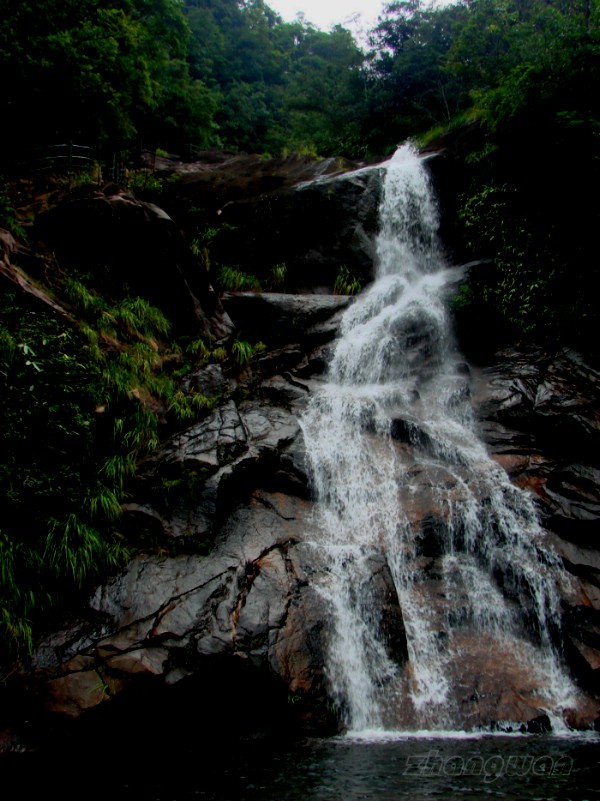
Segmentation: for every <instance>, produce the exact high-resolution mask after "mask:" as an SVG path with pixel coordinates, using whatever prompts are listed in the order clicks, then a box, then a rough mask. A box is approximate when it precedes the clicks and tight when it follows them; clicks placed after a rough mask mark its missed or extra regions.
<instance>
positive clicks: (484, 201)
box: [0, 0, 600, 664]
mask: <svg viewBox="0 0 600 801" xmlns="http://www.w3.org/2000/svg"><path fill="white" fill-rule="evenodd" d="M0 13H1V17H2V26H1V28H0V64H1V69H2V86H3V96H4V98H3V109H4V113H3V124H2V138H3V142H2V148H1V152H0V181H1V182H2V185H3V187H4V188H3V189H2V193H1V194H0V227H2V228H6V229H8V230H10V231H12V233H13V234H14V235H15V236H16V237H17V239H20V240H21V241H22V242H23V244H24V246H25V243H26V238H27V232H26V230H24V228H23V227H22V226H21V224H20V220H19V215H18V209H16V208H15V190H14V187H15V182H17V181H18V180H19V177H20V176H21V174H23V173H25V172H26V171H27V169H28V165H29V164H30V163H31V160H32V159H33V158H34V154H35V152H36V150H35V149H36V148H38V147H41V146H48V145H51V144H54V143H59V142H69V141H71V142H76V143H78V144H81V145H86V146H88V147H91V148H94V152H95V153H96V154H97V157H98V160H99V161H102V160H104V161H108V160H110V159H111V158H112V159H114V158H115V157H118V159H119V161H122V162H124V163H126V164H129V165H135V164H136V160H137V159H138V157H139V154H140V152H141V151H142V150H143V149H150V150H153V151H156V150H157V149H160V150H161V151H164V152H165V153H172V154H177V155H178V156H180V157H184V158H185V157H188V158H193V157H194V155H195V154H197V153H198V152H199V151H201V150H206V149H209V148H214V149H227V150H230V151H234V152H242V153H258V154H262V155H263V156H264V157H265V158H268V157H269V156H273V157H275V156H281V155H286V154H290V153H300V154H303V155H305V156H307V157H314V158H320V157H328V156H336V157H345V158H348V159H353V160H356V161H363V160H369V159H371V160H376V159H378V158H383V157H385V156H387V155H389V154H390V153H392V152H393V151H394V149H395V147H396V146H397V144H398V143H400V142H402V141H404V140H406V139H408V138H412V139H414V140H415V142H416V143H417V144H418V145H421V146H425V145H427V144H430V143H431V142H435V141H444V140H443V137H448V136H451V135H452V134H453V133H456V132H458V131H461V130H469V131H475V132H476V135H473V136H472V138H471V139H470V142H471V144H470V145H469V148H468V152H466V153H465V154H463V155H464V163H463V167H464V169H463V172H462V174H461V179H460V181H459V182H458V183H457V187H456V189H457V198H456V207H457V208H458V215H457V220H456V225H457V230H456V231H455V232H454V235H453V241H454V242H455V243H460V244H459V245H457V251H458V252H459V253H460V256H461V258H462V259H463V260H464V261H468V260H469V259H477V260H480V261H482V262H485V265H486V266H485V268H484V269H479V270H478V271H477V272H476V273H474V274H473V278H472V281H471V282H470V283H469V284H466V285H465V286H464V287H463V289H462V292H461V294H460V296H459V298H458V300H457V306H458V307H460V310H461V313H463V314H466V315H467V316H469V315H471V316H472V317H473V316H475V317H478V318H479V319H486V316H487V315H489V314H490V313H491V311H493V319H494V320H501V321H502V325H503V326H506V327H507V328H510V329H511V330H512V331H516V332H517V333H518V334H519V335H522V336H530V337H535V338H536V339H537V341H540V342H543V343H551V344H553V345H561V344H567V345H572V346H575V347H578V348H581V349H584V350H586V351H588V352H592V353H593V351H594V343H593V338H594V336H595V332H596V327H597V324H598V311H597V303H596V292H597V289H596V287H597V284H598V268H599V260H598V256H597V248H596V245H595V233H596V231H597V230H598V226H599V223H600V219H599V217H600V211H599V204H598V202H597V198H596V197H595V194H594V193H595V188H596V187H597V185H598V182H599V179H600V92H599V91H598V89H599V86H600V2H598V0H462V2H457V3H455V4H453V5H446V6H443V7H438V6H434V5H430V4H428V3H424V2H421V0H398V1H397V2H392V3H390V4H388V5H387V6H386V7H385V8H384V11H383V13H382V15H381V17H380V19H379V21H378V22H377V24H376V26H375V27H374V28H373V30H371V31H370V32H369V37H368V45H364V44H359V43H358V42H357V41H356V40H355V39H354V37H353V35H352V33H351V32H350V31H349V30H346V29H344V28H343V27H341V26H335V27H334V28H332V30H330V31H327V32H325V31H321V30H319V29H317V28H315V27H314V26H313V25H311V24H310V23H308V22H307V21H305V20H304V19H302V18H298V19H297V20H296V21H294V22H284V21H283V20H282V19H281V18H280V17H279V16H278V15H277V14H276V13H275V12H274V11H273V10H272V9H271V8H270V7H269V6H268V5H267V4H266V3H265V2H263V0H77V2H74V1H73V0H60V2H59V0H36V2H33V0H18V1H17V0H0ZM89 279H90V277H89V276H88V275H86V271H85V266H82V267H81V274H79V275H70V276H61V284H60V288H61V292H62V293H63V295H64V297H65V298H68V299H69V303H70V305H71V308H73V309H75V310H76V312H77V316H78V318H79V319H80V321H81V323H80V325H78V326H73V325H66V324H65V322H64V320H61V319H59V318H57V317H56V316H53V315H52V314H34V313H33V312H32V311H31V310H26V311H24V309H23V307H22V304H21V301H20V298H19V296H18V294H17V293H16V292H12V293H11V292H10V291H7V290H4V289H3V290H2V296H1V298H0V412H1V415H2V423H1V430H0V452H1V456H0V460H1V464H0V492H1V493H2V497H3V503H2V512H1V514H0V557H1V572H0V586H1V588H2V596H3V600H2V605H1V617H0V629H1V630H2V640H3V643H4V645H3V646H2V648H3V649H4V653H2V654H1V655H0V656H1V657H2V659H3V661H4V663H5V664H6V662H7V660H10V658H12V657H13V656H14V655H15V654H19V653H26V652H27V649H28V647H30V644H31V637H32V630H33V631H35V625H36V621H38V620H39V619H40V618H41V617H42V616H43V615H45V614H46V613H47V610H48V608H50V607H51V606H52V605H53V604H56V601H57V597H59V596H60V598H61V599H62V600H63V601H64V599H65V598H66V597H68V592H67V590H66V589H65V587H66V586H67V585H68V586H70V587H72V588H73V591H77V589H78V588H80V587H81V586H85V584H86V582H88V581H89V580H90V578H91V577H93V576H94V575H97V574H98V572H100V573H101V574H102V573H103V572H104V571H106V570H110V569H112V568H114V567H115V566H116V565H118V564H120V563H122V561H123V560H124V559H126V558H128V555H129V554H130V551H128V544H127V543H126V542H124V541H123V538H122V536H119V535H117V534H116V533H115V531H116V526H115V521H116V520H118V518H119V514H120V505H121V503H122V502H123V498H124V492H125V487H126V482H127V480H128V478H130V477H131V476H132V475H133V474H134V473H135V469H136V460H137V459H138V457H139V456H140V455H141V454H143V453H147V452H148V451H149V450H151V449H152V447H154V446H155V444H156V441H157V437H158V434H157V420H156V415H154V414H153V412H152V406H151V404H146V405H144V404H140V403H139V402H138V400H139V392H140V390H139V387H142V390H141V391H143V392H144V393H145V394H146V395H148V396H150V395H153V396H156V397H158V398H160V399H161V401H162V403H163V404H164V405H166V407H168V409H169V410H170V414H171V415H172V417H173V419H176V420H179V421H184V420H189V419H192V418H193V416H194V415H195V414H201V413H202V410H203V409H204V408H205V406H203V404H204V403H205V401H204V400H203V399H201V398H196V401H195V402H196V405H197V407H198V408H192V406H190V401H189V399H185V398H183V396H182V395H181V393H180V392H179V389H178V374H177V373H168V374H165V372H164V371H161V366H162V365H163V364H164V363H166V362H167V359H166V350H168V348H170V349H171V351H175V350H177V349H178V351H177V352H178V353H179V356H180V360H179V363H178V364H179V368H180V369H181V362H182V360H183V361H185V360H186V359H187V360H188V361H189V360H193V359H196V363H198V361H199V360H200V359H204V360H205V361H209V360H210V359H223V358H226V357H227V356H228V354H227V353H226V352H225V351H224V349H223V347H216V346H214V345H211V343H201V342H179V343H173V342H171V343H170V345H169V346H168V348H167V347H166V346H164V345H157V344H156V343H157V342H158V343H160V342H163V343H164V342H165V341H167V340H168V336H167V333H168V329H169V326H170V324H171V322H172V321H169V320H167V319H166V318H165V317H164V316H163V315H161V314H160V313H159V312H158V311H157V310H155V309H152V308H151V307H150V306H149V305H148V304H145V303H144V302H143V301H141V300H140V299H139V298H125V299H123V298H111V297H106V296H100V295H99V294H97V293H95V292H94V291H93V290H92V289H91V288H90V286H91V284H90V280H89ZM91 283H92V284H93V281H92V282H91ZM489 319H492V317H489ZM107 326H108V328H107ZM109 328H110V330H108V329H109ZM479 336H481V334H479ZM493 336H495V334H493V333H492V332H490V339H492V338H493ZM107 337H110V338H111V341H112V342H113V343H114V342H121V343H122V344H123V349H122V352H121V357H120V358H119V359H118V360H117V361H116V362H115V360H114V359H112V360H111V357H110V354H109V353H107V351H106V348H105V347H103V343H106V341H107ZM235 344H236V343H232V344H230V347H233V345H235ZM236 347H237V354H238V357H239V356H240V353H241V354H242V357H243V349H244V347H245V346H244V344H243V343H240V342H239V341H238V342H237V346H236ZM165 349H166V350H165ZM186 349H187V350H186ZM240 349H241V350H240ZM182 353H183V354H184V357H182V356H181V354H182ZM235 355H236V351H235V349H233V350H231V352H230V353H229V357H230V358H235ZM246 355H248V353H247V354H246ZM134 387H136V388H138V390H137V391H138V395H137V396H135V397H134V393H133V388H134ZM136 398H137V399H136ZM100 407H102V408H108V409H110V410H111V414H110V415H103V416H101V415H98V414H96V413H95V411H94V410H97V409H98V408H100ZM101 417H102V419H100V418H101ZM174 425H175V423H174ZM48 432H52V435H51V436H48V435H47V433H48ZM57 465H61V469H60V470H57V469H56V466H57ZM58 586H60V588H61V589H60V592H58V591H57V587H58Z"/></svg>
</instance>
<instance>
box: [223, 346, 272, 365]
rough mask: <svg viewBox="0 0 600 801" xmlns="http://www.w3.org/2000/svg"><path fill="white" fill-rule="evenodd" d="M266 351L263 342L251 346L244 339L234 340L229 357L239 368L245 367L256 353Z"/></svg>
mask: <svg viewBox="0 0 600 801" xmlns="http://www.w3.org/2000/svg"><path fill="white" fill-rule="evenodd" d="M265 350H266V345H265V344H264V342H256V343H255V344H254V345H252V344H251V343H250V342H247V341H246V340H244V339H235V340H234V341H233V343H232V345H231V355H232V356H233V358H234V359H235V360H236V362H237V363H238V364H239V366H240V367H245V366H246V365H247V364H248V363H249V362H250V361H251V360H252V359H253V358H254V357H255V356H256V355H257V354H258V353H262V352H263V351H265Z"/></svg>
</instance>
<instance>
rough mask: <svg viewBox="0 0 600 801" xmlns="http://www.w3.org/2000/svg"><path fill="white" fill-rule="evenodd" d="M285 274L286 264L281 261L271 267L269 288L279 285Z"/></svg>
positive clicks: (282, 281)
mask: <svg viewBox="0 0 600 801" xmlns="http://www.w3.org/2000/svg"><path fill="white" fill-rule="evenodd" d="M286 276H287V264H284V263H283V262H281V263H280V264H275V265H274V266H273V267H271V270H270V273H269V288H272V287H278V286H281V285H282V284H283V283H284V282H285V278H286Z"/></svg>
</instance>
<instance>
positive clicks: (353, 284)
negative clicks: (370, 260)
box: [333, 264, 362, 295]
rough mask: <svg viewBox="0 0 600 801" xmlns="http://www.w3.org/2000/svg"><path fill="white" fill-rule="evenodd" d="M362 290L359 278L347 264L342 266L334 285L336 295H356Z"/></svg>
mask: <svg viewBox="0 0 600 801" xmlns="http://www.w3.org/2000/svg"><path fill="white" fill-rule="evenodd" d="M361 289H362V284H361V282H360V280H359V279H358V278H357V276H356V275H355V274H354V273H353V272H352V271H351V270H350V269H349V268H348V267H346V265H345V264H342V265H341V266H340V268H339V270H338V273H337V275H336V278H335V282H334V284H333V294H334V295H356V294H358V293H359V292H360V291H361Z"/></svg>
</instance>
